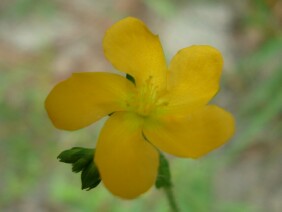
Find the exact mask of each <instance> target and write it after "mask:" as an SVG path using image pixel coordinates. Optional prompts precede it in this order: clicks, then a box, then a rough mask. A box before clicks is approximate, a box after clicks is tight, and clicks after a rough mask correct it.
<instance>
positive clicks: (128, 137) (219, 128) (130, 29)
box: [45, 17, 234, 199]
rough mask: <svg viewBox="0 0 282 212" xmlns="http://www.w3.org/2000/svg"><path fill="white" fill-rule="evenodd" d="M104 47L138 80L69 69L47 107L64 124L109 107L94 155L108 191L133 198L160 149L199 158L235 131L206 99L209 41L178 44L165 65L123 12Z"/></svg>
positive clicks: (210, 85)
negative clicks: (196, 43) (69, 75)
mask: <svg viewBox="0 0 282 212" xmlns="http://www.w3.org/2000/svg"><path fill="white" fill-rule="evenodd" d="M103 47H104V52H105V55H106V57H107V59H108V60H109V61H110V62H111V63H112V64H113V66H114V67H115V68H116V69H118V70H120V71H122V72H124V73H127V74H129V75H131V76H133V77H134V79H135V84H134V83H132V82H131V81H129V80H127V79H126V78H125V77H123V76H120V75H117V74H112V73H105V72H93V73H90V72H88V73H74V74H73V75H72V76H71V77H70V78H68V79H67V80H65V81H63V82H60V83H59V84H58V85H56V86H55V87H54V89H53V90H52V91H51V92H50V94H49V96H48V97H47V99H46V102H45V106H46V110H47V112H48V114H49V117H50V119H51V120H52V122H53V124H54V125H55V126H56V127H57V128H59V129H64V130H77V129H80V128H83V127H86V126H88V125H90V124H92V123H93V122H95V121H97V120H99V119H100V118H102V117H104V116H107V115H108V114H111V113H113V114H112V115H111V116H110V117H109V118H108V120H107V121H106V123H105V125H104V127H103V129H102V130H101V133H100V136H99V139H98V143H97V146H96V152H95V158H94V161H95V163H96V165H97V167H98V169H99V172H100V175H101V178H102V181H103V183H104V185H105V186H106V187H107V188H108V190H110V191H111V192H112V193H113V194H115V195H118V196H120V197H123V198H127V199H130V198H135V197H137V196H138V195H140V194H142V193H144V192H146V191H147V190H148V189H149V188H150V187H151V186H152V185H153V184H154V183H155V180H156V177H157V170H158V165H159V153H158V150H157V149H159V150H162V151H164V152H167V153H169V154H172V155H175V156H179V157H187V158H198V157H200V156H202V155H205V154H207V153H208V152H210V151H212V150H213V149H215V148H218V147H219V146H221V145H223V144H224V143H225V142H226V141H227V140H228V139H229V138H230V137H231V136H232V135H233V133H234V119H233V117H232V115H231V114H230V113H228V112H226V111H224V110H223V109H221V108H219V107H217V106H215V105H207V104H208V102H209V101H210V100H211V98H212V97H213V96H214V95H215V94H216V93H217V91H218V89H219V80H220V75H221V70H222V65H223V59H222V56H221V54H220V52H219V51H218V50H216V49H215V48H213V47H210V46H191V47H187V48H184V49H182V50H180V51H179V52H178V53H177V54H176V55H175V56H174V57H173V59H172V61H171V63H170V65H169V66H168V67H167V65H166V62H165V57H164V53H163V50H162V46H161V44H160V41H159V38H158V36H156V35H154V34H152V33H151V32H150V31H149V29H148V28H147V27H146V26H145V24H144V23H143V22H141V21H140V20H138V19H135V18H131V17H129V18H125V19H123V20H121V21H119V22H117V23H116V24H114V25H113V26H112V27H111V28H110V29H108V31H107V32H106V35H105V38H104V40H103Z"/></svg>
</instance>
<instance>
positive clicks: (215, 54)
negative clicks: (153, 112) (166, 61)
mask: <svg viewBox="0 0 282 212" xmlns="http://www.w3.org/2000/svg"><path fill="white" fill-rule="evenodd" d="M222 66H223V58H222V56H221V54H220V52H219V51H218V50H217V49H215V48H213V47H211V46H191V47H187V48H184V49H182V50H180V51H179V52H178V53H177V54H176V55H175V56H174V57H173V59H172V61H171V64H170V67H169V75H168V90H169V91H170V92H169V94H168V99H169V101H170V103H169V107H171V108H172V109H173V108H174V107H175V108H182V107H183V108H184V109H185V107H187V108H186V109H190V108H191V107H192V108H193V107H198V106H203V105H205V104H206V103H208V101H209V100H210V99H211V98H212V97H213V96H214V95H215V94H216V93H217V91H218V89H219V80H220V75H221V71H222ZM193 104H194V105H193Z"/></svg>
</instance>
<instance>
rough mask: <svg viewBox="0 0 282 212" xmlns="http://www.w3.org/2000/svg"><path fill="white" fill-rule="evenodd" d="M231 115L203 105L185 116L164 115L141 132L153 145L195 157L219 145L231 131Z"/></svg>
mask: <svg viewBox="0 0 282 212" xmlns="http://www.w3.org/2000/svg"><path fill="white" fill-rule="evenodd" d="M234 125H235V124H234V119H233V117H232V115H231V114H230V113H228V112H226V111H224V110H223V109H221V108H219V107H217V106H213V105H212V106H204V107H202V108H201V109H199V110H197V111H194V112H193V113H192V114H190V115H189V116H186V117H185V118H183V117H182V118H176V117H173V116H170V117H164V118H163V119H162V120H161V121H159V122H156V123H154V124H150V125H145V126H146V128H145V129H144V134H145V136H146V137H147V138H148V140H149V141H150V142H151V143H152V144H154V145H155V146H156V147H157V148H160V149H161V150H163V151H165V152H167V153H170V154H172V155H175V156H179V157H189V158H197V157H200V156H202V155H204V154H207V153H208V152H210V151H212V150H213V149H215V148H218V147H220V146H221V145H223V144H224V143H226V142H227V141H228V139H230V138H231V136H232V135H233V134H234Z"/></svg>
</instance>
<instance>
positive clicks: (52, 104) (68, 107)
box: [45, 72, 135, 130]
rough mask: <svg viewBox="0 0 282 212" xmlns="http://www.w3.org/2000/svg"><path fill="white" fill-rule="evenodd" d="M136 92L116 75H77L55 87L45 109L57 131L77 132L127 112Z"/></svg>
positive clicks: (93, 73)
mask: <svg viewBox="0 0 282 212" xmlns="http://www.w3.org/2000/svg"><path fill="white" fill-rule="evenodd" d="M132 89H135V88H134V86H133V85H132V83H130V82H129V81H128V80H126V79H125V78H124V77H122V76H119V75H116V74H110V73H97V72H96V73H95V72H91V73H90V72H88V73H75V74H73V75H72V76H71V77H70V78H68V79H67V80H65V81H62V82H60V83H59V84H57V85H56V86H55V87H54V88H53V90H52V91H51V92H50V94H49V95H48V97H47V99H46V101H45V108H46V110H47V112H48V115H49V117H50V119H51V120H52V122H53V124H54V125H55V126H56V127H57V128H59V129H65V130H76V129H79V128H82V127H85V126H87V125H90V124H92V123H93V122H95V121H97V120H98V119H100V118H102V117H103V116H106V115H107V114H109V113H112V112H114V111H120V110H123V109H124V106H123V103H124V101H125V99H126V98H127V96H128V95H129V93H130V92H131V91H132Z"/></svg>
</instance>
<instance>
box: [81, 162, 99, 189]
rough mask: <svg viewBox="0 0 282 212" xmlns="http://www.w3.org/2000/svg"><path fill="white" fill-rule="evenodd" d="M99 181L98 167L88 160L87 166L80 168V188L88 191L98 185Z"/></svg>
mask: <svg viewBox="0 0 282 212" xmlns="http://www.w3.org/2000/svg"><path fill="white" fill-rule="evenodd" d="M100 182H101V179H100V174H99V172H98V169H97V167H96V166H95V164H94V163H93V162H90V163H89V164H88V166H87V167H86V168H85V169H83V170H82V173H81V189H86V190H87V191H89V190H90V189H92V188H95V187H96V186H97V185H99V183H100Z"/></svg>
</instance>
